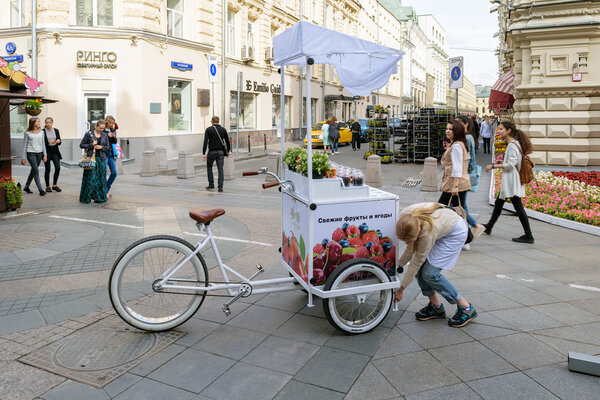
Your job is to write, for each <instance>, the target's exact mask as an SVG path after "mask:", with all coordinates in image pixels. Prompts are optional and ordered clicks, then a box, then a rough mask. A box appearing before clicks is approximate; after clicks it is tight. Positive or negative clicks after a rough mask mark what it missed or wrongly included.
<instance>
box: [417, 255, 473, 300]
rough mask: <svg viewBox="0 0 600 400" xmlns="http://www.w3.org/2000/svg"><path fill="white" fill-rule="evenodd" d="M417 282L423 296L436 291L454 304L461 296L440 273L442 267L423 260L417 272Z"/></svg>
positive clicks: (430, 294) (431, 294)
mask: <svg viewBox="0 0 600 400" xmlns="http://www.w3.org/2000/svg"><path fill="white" fill-rule="evenodd" d="M417 282H418V283H419V287H420V288H421V293H423V296H428V297H429V296H433V295H434V294H435V293H436V292H437V293H439V294H440V295H441V296H442V297H443V298H445V299H446V300H447V301H448V303H450V304H456V303H457V302H458V300H460V299H461V298H462V296H461V295H460V293H459V292H458V290H456V288H455V287H454V286H453V285H452V284H451V283H450V281H449V280H448V279H446V278H445V277H444V275H442V269H441V268H437V267H434V266H433V265H431V264H430V263H429V261H427V260H426V261H425V263H423V265H422V266H421V268H419V272H418V273H417Z"/></svg>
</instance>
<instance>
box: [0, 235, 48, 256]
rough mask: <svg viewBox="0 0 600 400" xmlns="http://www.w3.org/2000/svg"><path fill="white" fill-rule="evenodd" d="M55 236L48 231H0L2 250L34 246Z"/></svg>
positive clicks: (7, 250)
mask: <svg viewBox="0 0 600 400" xmlns="http://www.w3.org/2000/svg"><path fill="white" fill-rule="evenodd" d="M55 237H56V235H55V234H53V233H50V232H11V233H0V243H2V252H9V251H15V250H21V249H25V248H27V247H36V246H40V245H42V244H45V243H48V242H49V241H51V240H53V239H54V238H55Z"/></svg>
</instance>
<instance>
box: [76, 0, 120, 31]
mask: <svg viewBox="0 0 600 400" xmlns="http://www.w3.org/2000/svg"><path fill="white" fill-rule="evenodd" d="M75 8H76V14H77V25H80V26H98V25H101V26H113V18H114V17H113V15H114V5H113V0H75Z"/></svg>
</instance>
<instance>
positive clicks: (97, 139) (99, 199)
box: [79, 119, 110, 204]
mask: <svg viewBox="0 0 600 400" xmlns="http://www.w3.org/2000/svg"><path fill="white" fill-rule="evenodd" d="M105 128H106V122H105V121H104V120H103V119H101V120H98V121H97V122H96V125H95V128H94V130H93V131H88V132H86V133H85V135H83V139H81V143H79V147H81V148H82V149H84V150H85V155H86V156H87V157H92V156H94V155H95V158H96V160H95V161H96V164H95V167H94V168H93V169H85V168H84V170H83V178H82V180H81V192H80V193H79V201H80V202H82V203H86V204H88V203H89V202H90V201H92V200H94V202H96V203H104V202H106V157H107V155H108V152H109V148H110V143H109V142H108V135H107V134H106V132H104V129H105Z"/></svg>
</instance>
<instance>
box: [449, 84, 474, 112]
mask: <svg viewBox="0 0 600 400" xmlns="http://www.w3.org/2000/svg"><path fill="white" fill-rule="evenodd" d="M449 85H450V84H449V83H448V86H449ZM476 99H477V95H476V92H475V85H473V83H472V82H471V81H470V80H469V79H467V77H466V76H464V77H463V87H462V88H460V89H458V112H459V113H462V114H467V115H475V110H476V108H477V100H476ZM446 103H447V104H448V108H451V109H456V89H448V91H447V95H446Z"/></svg>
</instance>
